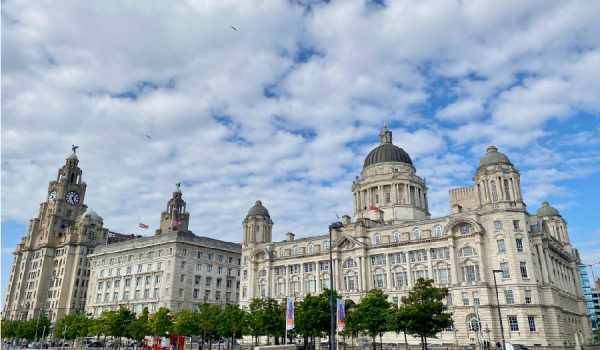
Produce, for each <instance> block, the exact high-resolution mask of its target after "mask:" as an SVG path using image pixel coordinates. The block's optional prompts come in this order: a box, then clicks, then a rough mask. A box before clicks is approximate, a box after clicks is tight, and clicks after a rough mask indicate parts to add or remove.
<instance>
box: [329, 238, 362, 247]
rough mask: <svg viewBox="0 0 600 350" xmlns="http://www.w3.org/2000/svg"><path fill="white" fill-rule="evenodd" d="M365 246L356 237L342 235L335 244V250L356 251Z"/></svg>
mask: <svg viewBox="0 0 600 350" xmlns="http://www.w3.org/2000/svg"><path fill="white" fill-rule="evenodd" d="M364 246H365V244H364V243H362V242H360V241H359V240H357V239H356V238H354V237H351V236H346V235H342V236H341V237H338V239H337V240H335V241H334V242H333V249H354V248H362V247H364Z"/></svg>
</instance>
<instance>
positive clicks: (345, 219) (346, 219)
mask: <svg viewBox="0 0 600 350" xmlns="http://www.w3.org/2000/svg"><path fill="white" fill-rule="evenodd" d="M342 223H343V224H344V226H346V225H350V217H349V216H348V214H346V215H344V216H342Z"/></svg>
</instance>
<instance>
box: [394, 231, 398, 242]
mask: <svg viewBox="0 0 600 350" xmlns="http://www.w3.org/2000/svg"><path fill="white" fill-rule="evenodd" d="M392 240H393V241H394V242H400V232H398V231H395V232H394V233H392Z"/></svg>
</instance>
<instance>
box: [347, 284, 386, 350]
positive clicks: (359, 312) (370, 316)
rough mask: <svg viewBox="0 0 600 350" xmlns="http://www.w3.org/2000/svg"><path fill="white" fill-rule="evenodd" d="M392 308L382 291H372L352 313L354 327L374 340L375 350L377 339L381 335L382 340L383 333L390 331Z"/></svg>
mask: <svg viewBox="0 0 600 350" xmlns="http://www.w3.org/2000/svg"><path fill="white" fill-rule="evenodd" d="M390 307H391V305H390V303H389V302H388V301H387V295H386V294H385V293H383V291H382V290H381V289H371V290H370V291H369V292H368V293H367V295H365V296H364V297H363V298H362V299H361V301H360V304H358V305H357V306H356V309H355V310H354V311H353V312H352V316H351V320H352V321H353V323H354V325H353V326H352V327H354V328H356V329H357V330H359V331H360V332H362V333H364V334H366V335H367V336H369V337H371V338H373V348H375V337H377V336H378V335H379V336H380V338H381V336H382V335H383V333H385V332H386V331H388V330H389V325H388V314H389V310H390Z"/></svg>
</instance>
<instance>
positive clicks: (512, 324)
mask: <svg viewBox="0 0 600 350" xmlns="http://www.w3.org/2000/svg"><path fill="white" fill-rule="evenodd" d="M508 326H509V328H510V330H511V332H517V331H519V322H518V321H517V316H515V315H509V316H508Z"/></svg>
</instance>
